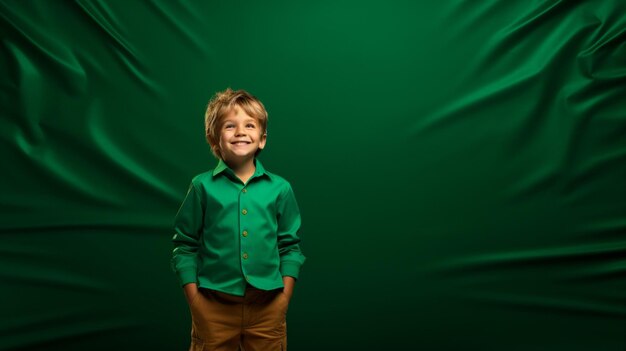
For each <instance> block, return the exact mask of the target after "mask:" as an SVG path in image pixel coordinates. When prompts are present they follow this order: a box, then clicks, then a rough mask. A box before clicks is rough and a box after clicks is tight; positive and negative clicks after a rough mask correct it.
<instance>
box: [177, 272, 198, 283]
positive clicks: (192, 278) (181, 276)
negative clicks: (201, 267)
mask: <svg viewBox="0 0 626 351" xmlns="http://www.w3.org/2000/svg"><path fill="white" fill-rule="evenodd" d="M178 280H179V282H180V286H183V285H185V284H189V283H197V282H198V279H197V277H196V270H195V269H185V270H180V271H178Z"/></svg>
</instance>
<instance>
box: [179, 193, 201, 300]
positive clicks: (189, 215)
mask: <svg viewBox="0 0 626 351" xmlns="http://www.w3.org/2000/svg"><path fill="white" fill-rule="evenodd" d="M203 218H204V206H203V205H202V202H201V200H200V195H199V194H198V192H197V190H196V188H195V186H194V185H193V182H192V183H191V185H189V190H188V191H187V196H186V197H185V200H184V201H183V203H182V205H181V206H180V209H179V210H178V213H177V214H176V218H175V220H174V230H175V232H176V233H175V234H174V237H173V238H172V242H173V243H174V250H173V251H172V260H171V265H172V270H174V272H176V274H177V276H178V279H179V282H180V285H181V286H185V292H187V290H189V289H190V288H193V287H195V285H196V274H197V252H198V245H199V241H200V233H201V231H202V225H203ZM186 285H189V286H186ZM195 290H196V291H197V288H196V289H195ZM187 297H188V298H189V297H190V296H189V295H187Z"/></svg>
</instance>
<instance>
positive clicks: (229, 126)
mask: <svg viewBox="0 0 626 351" xmlns="http://www.w3.org/2000/svg"><path fill="white" fill-rule="evenodd" d="M224 128H226V129H229V128H235V125H234V124H227V125H225V126H224Z"/></svg>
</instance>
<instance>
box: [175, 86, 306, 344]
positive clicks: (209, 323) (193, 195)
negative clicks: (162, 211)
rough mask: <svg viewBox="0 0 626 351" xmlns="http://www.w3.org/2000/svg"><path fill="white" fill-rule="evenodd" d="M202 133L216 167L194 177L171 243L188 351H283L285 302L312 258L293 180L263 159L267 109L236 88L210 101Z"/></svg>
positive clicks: (177, 216)
mask: <svg viewBox="0 0 626 351" xmlns="http://www.w3.org/2000/svg"><path fill="white" fill-rule="evenodd" d="M205 130H206V138H207V141H208V143H209V145H210V146H211V151H212V152H213V154H214V155H215V156H216V157H217V158H218V164H217V166H216V168H215V169H213V170H211V171H208V172H205V173H201V174H199V175H197V176H195V177H194V178H193V179H192V181H191V184H190V186H189V190H188V192H187V196H186V197H185V200H184V201H183V203H182V205H181V207H180V209H179V210H178V213H177V215H176V219H175V224H174V229H175V232H176V234H175V235H174V237H173V239H172V241H173V243H174V251H173V254H172V268H173V270H174V271H175V272H176V273H177V275H178V278H179V281H180V284H181V285H182V286H183V288H184V291H185V297H186V298H187V302H188V304H189V309H190V311H191V320H192V327H191V348H190V350H220V351H222V350H224V351H227V350H229V351H230V350H233V351H234V350H239V348H240V347H241V349H242V350H245V351H254V350H259V351H265V350H267V351H270V350H271V351H278V350H286V349H287V329H286V314H287V306H288V304H289V300H290V299H291V296H292V294H293V289H294V284H295V280H296V279H297V277H298V274H299V272H300V267H301V266H302V264H303V263H304V261H305V256H304V255H303V254H302V252H301V251H300V246H299V242H300V239H299V237H298V230H299V229H300V212H299V210H298V205H297V203H296V199H295V196H294V194H293V191H292V189H291V185H290V184H289V182H287V181H286V180H285V179H283V178H281V177H279V176H277V175H276V174H274V173H270V172H268V171H267V170H265V168H264V167H263V166H262V165H261V162H260V161H259V160H258V159H257V158H256V156H257V155H258V154H259V153H260V152H261V150H262V149H263V148H264V147H265V143H266V140H267V111H266V110H265V107H264V106H263V104H262V103H261V101H259V100H258V99H257V98H256V97H254V96H252V95H250V94H249V93H248V92H246V91H244V90H237V91H233V90H231V89H230V88H229V89H226V90H225V91H223V92H219V93H217V94H215V96H214V97H213V98H212V99H211V101H210V102H209V105H208V107H207V111H206V116H205Z"/></svg>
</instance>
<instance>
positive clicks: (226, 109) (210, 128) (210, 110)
mask: <svg viewBox="0 0 626 351" xmlns="http://www.w3.org/2000/svg"><path fill="white" fill-rule="evenodd" d="M236 107H239V108H241V109H242V110H243V111H244V112H245V113H246V114H247V115H248V116H250V117H252V118H254V119H256V120H257V121H258V123H259V127H260V129H261V135H265V134H267V111H266V110H265V106H263V103H262V102H261V101H260V100H259V99H257V98H256V97H255V96H253V95H252V94H250V93H248V92H247V91H245V90H241V89H240V90H232V89H231V88H227V89H226V90H224V91H220V92H217V93H215V95H214V96H213V97H212V98H211V100H210V101H209V104H208V106H207V109H206V113H205V114H204V129H205V134H206V140H207V143H208V144H209V145H210V146H211V152H213V155H215V157H217V158H219V159H221V158H222V154H221V152H220V151H221V150H220V129H221V127H222V120H223V119H224V117H225V116H226V115H228V114H229V113H231V112H232V111H233V109H235V108H236ZM260 152H261V149H258V150H257V151H256V154H255V156H256V155H258V154H259V153H260Z"/></svg>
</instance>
